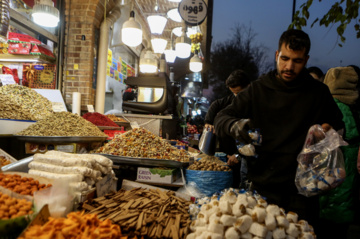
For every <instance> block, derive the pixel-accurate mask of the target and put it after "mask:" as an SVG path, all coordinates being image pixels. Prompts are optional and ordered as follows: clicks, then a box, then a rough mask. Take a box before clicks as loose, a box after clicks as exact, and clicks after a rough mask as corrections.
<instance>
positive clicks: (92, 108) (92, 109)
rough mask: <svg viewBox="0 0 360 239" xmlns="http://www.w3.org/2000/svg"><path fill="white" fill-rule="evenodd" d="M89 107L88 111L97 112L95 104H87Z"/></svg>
mask: <svg viewBox="0 0 360 239" xmlns="http://www.w3.org/2000/svg"><path fill="white" fill-rule="evenodd" d="M87 109H88V112H91V113H93V112H95V110H94V106H93V105H87Z"/></svg>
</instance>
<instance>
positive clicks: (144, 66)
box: [139, 50, 158, 73]
mask: <svg viewBox="0 0 360 239" xmlns="http://www.w3.org/2000/svg"><path fill="white" fill-rule="evenodd" d="M139 67H140V72H142V73H155V72H156V71H157V70H158V62H157V60H156V58H155V56H154V54H153V53H152V52H151V51H150V50H147V51H146V52H145V54H144V57H143V58H140V66H139Z"/></svg>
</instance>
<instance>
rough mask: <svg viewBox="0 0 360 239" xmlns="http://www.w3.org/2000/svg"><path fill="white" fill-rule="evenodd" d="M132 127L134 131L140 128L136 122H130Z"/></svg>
mask: <svg viewBox="0 0 360 239" xmlns="http://www.w3.org/2000/svg"><path fill="white" fill-rule="evenodd" d="M130 126H131V128H132V129H137V128H139V127H140V126H139V124H138V123H137V122H136V121H133V122H130Z"/></svg>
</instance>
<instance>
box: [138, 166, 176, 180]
mask: <svg viewBox="0 0 360 239" xmlns="http://www.w3.org/2000/svg"><path fill="white" fill-rule="evenodd" d="M180 177H181V175H180V170H179V169H177V168H174V169H165V168H142V167H139V168H138V171H137V177H136V178H137V181H139V182H152V183H164V184H171V183H173V182H174V181H176V180H177V179H178V178H180Z"/></svg>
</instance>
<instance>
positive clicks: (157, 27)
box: [147, 15, 167, 34]
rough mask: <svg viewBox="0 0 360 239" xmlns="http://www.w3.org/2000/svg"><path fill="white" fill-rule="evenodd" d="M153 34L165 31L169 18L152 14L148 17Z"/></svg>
mask: <svg viewBox="0 0 360 239" xmlns="http://www.w3.org/2000/svg"><path fill="white" fill-rule="evenodd" d="M147 21H148V23H149V26H150V31H151V33H152V34H162V32H163V31H164V28H165V25H166V22H167V18H166V17H163V16H160V15H152V16H148V17H147Z"/></svg>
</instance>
